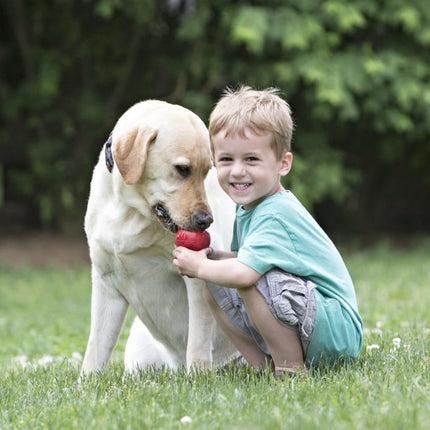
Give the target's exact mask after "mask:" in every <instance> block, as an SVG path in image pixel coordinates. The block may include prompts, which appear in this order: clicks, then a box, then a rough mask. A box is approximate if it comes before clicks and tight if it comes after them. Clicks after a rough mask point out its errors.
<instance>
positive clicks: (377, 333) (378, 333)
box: [372, 328, 382, 337]
mask: <svg viewBox="0 0 430 430" xmlns="http://www.w3.org/2000/svg"><path fill="white" fill-rule="evenodd" d="M372 334H376V335H378V336H380V337H382V330H381V329H380V328H373V329H372Z"/></svg>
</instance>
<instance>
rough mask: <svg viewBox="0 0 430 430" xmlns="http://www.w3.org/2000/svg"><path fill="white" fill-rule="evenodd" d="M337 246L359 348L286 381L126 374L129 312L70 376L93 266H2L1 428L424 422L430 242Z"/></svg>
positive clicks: (429, 404) (243, 372)
mask: <svg viewBox="0 0 430 430" xmlns="http://www.w3.org/2000/svg"><path fill="white" fill-rule="evenodd" d="M343 254H344V258H345V261H346V263H347V265H348V267H349V269H350V272H351V275H352V278H353V279H354V282H355V284H356V289H357V296H358V301H359V306H360V311H361V314H362V317H363V320H364V324H365V336H364V345H363V349H362V352H361V354H360V356H359V358H358V359H357V361H356V362H355V363H353V364H352V365H350V366H349V367H347V368H336V369H330V370H328V369H319V370H314V371H312V372H311V373H310V375H308V376H304V377H298V378H296V379H293V380H285V381H283V382H282V383H276V382H274V381H273V380H272V379H271V378H270V377H268V376H267V375H260V374H256V373H255V372H253V371H252V370H251V369H249V368H248V367H247V366H243V365H239V364H232V365H230V366H228V367H227V368H225V369H223V370H218V371H213V372H209V373H198V374H187V373H186V372H184V371H181V372H177V373H172V372H161V371H148V372H145V373H142V374H140V375H138V376H135V377H134V378H131V377H129V376H124V373H123V367H122V362H121V361H122V354H123V350H124V344H125V340H126V338H127V331H128V327H129V325H130V323H131V320H132V317H133V315H132V314H130V316H129V318H128V322H127V326H126V328H125V330H124V333H123V335H122V336H121V339H120V342H119V345H118V346H117V348H116V350H115V353H114V357H113V361H112V362H111V364H110V366H109V369H108V370H107V371H106V372H104V373H102V374H99V375H97V376H94V377H91V378H88V379H86V380H84V381H83V382H81V383H80V384H78V383H77V379H78V376H79V369H80V365H81V360H82V355H83V354H84V352H85V345H86V341H87V337H88V330H89V318H90V316H89V311H90V294H91V286H90V272H89V268H88V267H76V268H70V269H60V268H37V267H25V268H20V269H12V268H7V267H0V429H2V430H3V429H20V428H29V429H38V428H50V429H67V428H76V429H84V428H85V429H87V428H90V429H127V428H131V429H134V428H136V429H145V428H148V429H153V428H157V429H169V428H174V429H176V428H177V429H182V428H186V429H205V428H208V429H217V428H219V429H233V428H238V429H242V428H245V429H249V430H250V429H266V428H267V429H272V428H273V429H289V430H290V429H291V430H293V429H327V430H332V429H366V430H367V429H390V430H391V429H427V428H428V425H429V423H430V354H429V341H430V311H429V308H430V292H429V287H430V241H429V240H428V239H427V240H421V241H419V242H417V243H416V244H415V246H409V247H408V248H398V247H395V246H392V245H391V244H390V243H389V242H385V243H381V244H379V245H378V246H374V247H373V248H370V249H366V250H361V251H359V250H357V249H354V248H352V249H349V248H346V249H345V250H344V252H343Z"/></svg>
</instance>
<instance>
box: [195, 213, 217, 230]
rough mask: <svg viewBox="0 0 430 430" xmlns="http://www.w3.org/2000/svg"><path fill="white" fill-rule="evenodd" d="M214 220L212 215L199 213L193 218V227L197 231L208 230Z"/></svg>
mask: <svg viewBox="0 0 430 430" xmlns="http://www.w3.org/2000/svg"><path fill="white" fill-rule="evenodd" d="M213 220H214V219H213V217H212V215H211V214H208V213H207V212H202V211H201V212H197V213H196V214H195V215H194V216H193V227H194V229H195V230H197V231H203V230H206V229H207V228H208V227H209V226H210V225H211V224H212V223H213Z"/></svg>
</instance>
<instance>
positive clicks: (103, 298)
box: [82, 275, 128, 374]
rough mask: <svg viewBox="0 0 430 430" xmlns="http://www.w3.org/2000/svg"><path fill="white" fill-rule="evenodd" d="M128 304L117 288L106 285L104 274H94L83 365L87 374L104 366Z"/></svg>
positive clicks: (119, 330) (113, 345)
mask: <svg viewBox="0 0 430 430" xmlns="http://www.w3.org/2000/svg"><path fill="white" fill-rule="evenodd" d="M127 309H128V303H127V301H126V300H125V298H124V297H123V296H122V295H121V294H120V293H119V292H118V291H117V290H115V289H114V288H112V287H110V286H107V285H105V284H104V282H103V281H102V279H101V277H98V276H97V275H93V290H92V296H91V329H90V336H89V340H88V345H87V349H86V352H85V357H84V361H83V365H82V373H83V374H88V373H90V372H93V371H97V370H101V369H102V368H104V367H105V366H106V365H107V363H108V361H109V359H110V357H111V355H112V351H113V349H114V347H115V345H116V343H117V341H118V336H119V334H120V332H121V330H122V327H123V324H124V320H125V316H126V314H127Z"/></svg>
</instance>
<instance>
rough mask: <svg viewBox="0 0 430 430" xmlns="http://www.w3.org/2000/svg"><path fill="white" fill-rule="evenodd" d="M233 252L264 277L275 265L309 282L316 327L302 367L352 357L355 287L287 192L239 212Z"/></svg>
mask: <svg viewBox="0 0 430 430" xmlns="http://www.w3.org/2000/svg"><path fill="white" fill-rule="evenodd" d="M231 250H232V251H233V252H236V253H237V258H238V260H239V261H240V262H242V263H244V264H246V265H247V266H249V267H251V268H252V269H254V270H255V271H257V272H258V273H261V274H264V273H266V272H267V271H269V270H270V269H272V268H274V267H278V268H280V269H282V270H284V271H286V272H289V273H292V274H294V275H296V276H299V277H301V278H303V279H306V280H310V281H312V282H313V283H314V284H315V285H316V288H315V289H314V290H313V292H314V296H315V304H316V316H315V326H314V330H313V333H312V339H311V342H310V344H309V347H308V351H307V356H306V364H307V365H308V366H309V365H317V364H318V362H319V360H320V357H321V356H322V357H324V359H325V360H327V361H328V362H333V361H335V360H336V359H338V358H340V357H352V358H355V357H356V356H357V355H358V353H359V352H360V349H361V345H362V329H363V323H362V320H361V318H360V315H359V313H358V307H357V299H356V296H355V290H354V285H353V283H352V280H351V277H350V275H349V273H348V270H347V268H346V266H345V263H344V262H343V259H342V257H341V256H340V254H339V252H338V250H337V249H336V247H335V246H334V244H333V242H332V241H331V240H330V239H329V237H328V236H327V234H326V233H325V232H324V231H323V229H322V228H321V227H320V226H319V225H318V223H317V222H316V221H315V219H314V218H313V217H312V216H311V215H310V213H309V212H308V211H307V210H306V209H305V208H304V206H303V205H302V204H301V203H300V202H299V201H298V200H297V198H296V197H295V196H294V195H293V193H291V192H290V191H281V192H279V193H276V194H274V195H273V196H270V197H268V198H266V199H265V200H264V201H263V202H261V203H260V204H259V205H258V206H256V207H255V208H254V209H251V210H248V211H247V210H244V209H243V208H242V207H239V206H238V208H237V211H236V222H235V226H234V233H233V239H232V244H231Z"/></svg>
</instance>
